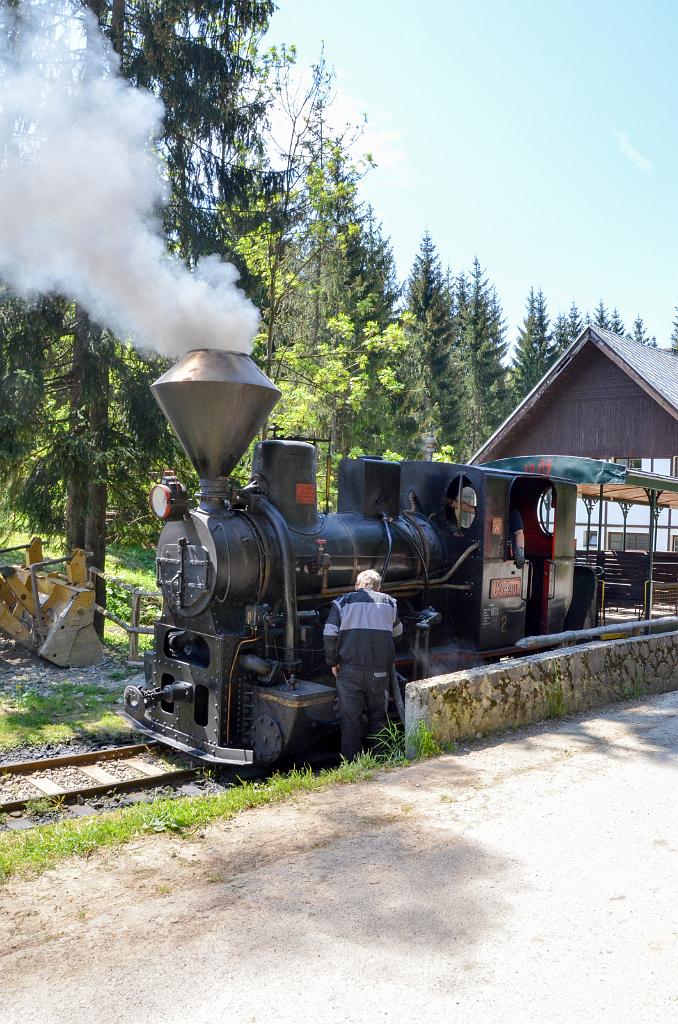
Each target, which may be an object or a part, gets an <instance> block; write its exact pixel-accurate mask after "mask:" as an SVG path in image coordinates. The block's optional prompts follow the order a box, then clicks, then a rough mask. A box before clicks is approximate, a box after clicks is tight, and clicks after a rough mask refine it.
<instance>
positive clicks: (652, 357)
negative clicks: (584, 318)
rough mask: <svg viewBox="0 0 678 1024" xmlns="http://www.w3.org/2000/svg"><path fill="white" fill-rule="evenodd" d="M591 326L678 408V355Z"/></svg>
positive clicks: (603, 340) (677, 409)
mask: <svg viewBox="0 0 678 1024" xmlns="http://www.w3.org/2000/svg"><path fill="white" fill-rule="evenodd" d="M590 329H591V332H592V333H593V334H595V335H597V337H598V338H600V340H601V341H602V342H603V344H604V345H608V346H609V347H610V348H611V349H612V350H613V351H614V352H615V353H616V354H617V355H618V356H619V358H620V359H623V360H624V362H625V363H627V364H628V365H629V366H630V367H631V368H632V369H633V370H635V372H636V373H637V374H638V375H639V376H640V377H642V378H643V380H645V381H646V382H647V383H648V384H649V385H650V387H651V388H653V389H654V390H655V391H657V392H658V393H659V394H660V395H662V396H663V397H664V398H665V399H666V401H667V402H670V403H671V405H672V406H673V407H674V408H675V409H676V411H678V355H674V354H673V353H672V352H671V351H670V349H665V348H650V346H649V345H642V344H641V343H640V342H639V341H633V339H632V338H622V337H621V335H619V334H613V333H612V331H606V330H604V329H603V328H602V327H594V326H593V324H591V325H590Z"/></svg>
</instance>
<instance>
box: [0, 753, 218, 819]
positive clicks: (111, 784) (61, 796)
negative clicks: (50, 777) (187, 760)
mask: <svg viewBox="0 0 678 1024" xmlns="http://www.w3.org/2000/svg"><path fill="white" fill-rule="evenodd" d="M155 748H157V743H155V742H153V741H150V742H148V743H134V744H130V745H127V746H124V747H106V748H105V749H103V750H92V751H87V752H86V753H81V754H64V755H61V756H59V757H48V758H43V759H41V760H40V759H39V760H35V761H16V762H14V763H12V762H9V763H6V764H2V765H0V782H1V781H2V777H3V776H7V775H22V776H26V778H27V781H28V782H29V783H30V776H31V775H37V774H38V773H39V772H45V771H49V770H50V769H53V768H66V767H68V768H76V769H77V768H78V767H79V766H87V765H94V764H98V763H99V762H101V761H119V762H121V763H123V764H124V763H125V762H129V761H131V760H133V759H134V758H135V757H136V755H137V754H142V753H146V752H148V751H149V750H153V749H155ZM132 767H133V768H134V770H137V771H139V773H140V774H139V777H138V778H134V779H115V778H114V777H113V776H111V778H110V780H106V781H101V782H95V784H94V785H88V786H78V787H76V788H74V789H65V788H64V787H62V786H60V785H58V784H56V783H55V784H54V786H55V792H53V793H46V792H44V791H42V790H40V788H39V787H38V786H35V789H36V793H35V796H30V797H22V798H21V799H16V800H5V801H0V812H2V813H8V812H10V811H21V810H24V809H25V808H26V807H27V806H28V805H29V804H30V803H32V802H33V801H34V800H39V799H41V798H45V797H46V798H47V799H49V798H50V797H52V798H53V799H55V800H58V801H59V802H60V803H73V802H74V801H76V800H77V799H78V797H83V798H84V799H87V798H89V797H96V796H101V795H102V794H104V793H123V792H130V791H133V790H137V789H149V788H151V787H155V786H164V785H168V784H173V783H175V782H182V781H186V780H187V779H192V778H195V776H196V775H197V774H198V772H199V771H200V769H199V768H197V767H191V768H178V769H176V770H174V771H165V770H164V769H163V770H161V771H160V772H158V771H155V770H154V771H153V773H152V774H150V773H149V774H145V773H144V772H143V770H142V769H140V768H138V767H137V765H132ZM102 772H105V769H102Z"/></svg>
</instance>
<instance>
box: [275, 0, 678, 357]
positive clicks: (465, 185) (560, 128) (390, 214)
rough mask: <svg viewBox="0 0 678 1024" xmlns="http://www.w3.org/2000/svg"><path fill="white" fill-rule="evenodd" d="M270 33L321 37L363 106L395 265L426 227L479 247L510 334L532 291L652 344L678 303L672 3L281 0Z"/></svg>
mask: <svg viewBox="0 0 678 1024" xmlns="http://www.w3.org/2000/svg"><path fill="white" fill-rule="evenodd" d="M278 6H279V9H278V11H277V13H276V14H274V16H273V19H272V23H271V30H270V33H269V36H268V40H269V41H270V42H271V43H272V42H276V43H277V42H282V41H286V42H293V43H295V44H296V45H297V47H298V49H299V63H300V64H309V63H311V62H313V60H314V59H315V58H316V57H317V56H318V53H319V49H320V45H321V42H322V41H324V43H325V53H326V57H327V60H328V62H329V63H330V64H333V65H334V67H335V68H336V71H337V89H338V94H339V101H340V103H341V104H342V105H343V106H345V107H346V109H347V110H348V111H349V112H350V111H353V112H357V113H360V112H363V111H364V112H365V113H366V114H367V115H368V118H369V121H370V124H369V128H368V132H367V137H366V142H367V144H368V145H369V147H370V148H372V150H373V151H374V153H375V156H376V158H377V160H379V161H380V167H379V169H378V170H376V171H372V172H371V173H370V175H369V177H368V179H367V181H366V182H365V185H364V194H365V196H366V197H367V198H369V200H370V201H371V202H372V203H373V205H374V207H375V210H376V213H377V216H378V217H379V218H380V219H381V221H382V222H383V224H384V229H385V232H386V234H388V235H389V236H390V237H391V240H392V242H393V246H394V250H395V254H396V259H397V262H398V269H399V273H400V275H401V276H402V277H404V276H405V275H406V274H407V272H408V269H409V266H410V264H411V262H412V258H413V256H414V255H415V252H416V250H417V247H418V244H419V240H420V238H421V235H422V234H423V232H424V230H425V229H426V228H428V229H429V230H430V231H431V234H432V235H433V238H434V241H435V243H436V245H437V247H438V251H439V253H440V256H441V259H442V261H443V263H444V264H447V263H449V264H450V266H451V268H452V270H453V271H456V270H458V269H459V267H460V266H468V265H469V264H470V263H471V261H472V259H473V257H474V256H475V255H476V254H477V255H478V257H479V258H480V260H481V262H482V264H483V265H484V266H485V267H486V268H487V272H488V274H489V276H490V279H491V280H493V281H494V282H495V284H496V286H497V290H498V292H499V295H500V298H501V300H502V303H503V305H504V310H505V313H506V316H507V319H508V323H509V340H510V341H511V342H513V340H514V339H515V333H516V326H515V325H516V324H517V322H518V321H520V320H522V316H523V308H524V302H525V297H526V294H527V292H528V290H529V288H530V286H531V285H534V286H535V288H538V287H541V288H543V290H544V293H545V295H546V298H547V301H548V304H549V311H550V313H551V314H552V315H555V314H556V313H557V312H558V311H559V310H560V309H566V308H567V307H569V304H570V302H571V301H572V299H575V300H576V301H577V303H578V305H579V307H580V309H581V310H582V312H585V311H586V310H590V311H592V310H593V308H594V306H595V305H596V304H597V302H598V300H599V299H600V298H603V300H604V301H605V303H606V304H608V305H609V306H610V307H612V306H614V305H616V306H617V308H618V309H619V311H620V313H621V315H622V317H623V319H624V321H625V324H626V327H627V330H628V329H629V328H630V326H631V322H632V321H633V319H634V318H635V316H636V314H637V313H640V314H641V316H642V317H643V318H644V320H645V324H646V327H647V329H648V331H649V332H650V334H655V335H656V336H657V340H658V342H659V344H660V345H666V344H667V343H668V337H669V334H670V331H671V322H672V319H673V317H674V307H675V306H676V305H677V304H678V272H677V271H678V231H677V225H678V182H677V180H676V167H677V163H678V135H677V127H678V62H677V60H676V53H677V52H678V3H675V2H673V3H672V2H669V0H666V2H652V0H650V2H646V3H644V4H638V3H633V4H632V3H630V2H628V0H627V2H626V3H624V0H621V2H620V0H617V2H609V0H605V2H596V0H591V2H588V3H584V2H581V0H574V2H573V0H569V2H567V3H566V2H564V0H561V2H555V0H546V2H544V0H542V2H541V3H537V2H529V0H513V2H508V0H506V2H500V0H465V2H460V0H447V2H446V0H420V2H419V3H412V2H411V0H410V2H407V3H406V2H405V0H361V2H357V0H339V2H337V0H332V2H329V0H278Z"/></svg>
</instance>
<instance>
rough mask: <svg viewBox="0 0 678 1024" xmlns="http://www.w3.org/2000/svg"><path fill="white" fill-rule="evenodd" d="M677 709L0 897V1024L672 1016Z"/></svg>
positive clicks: (401, 775) (481, 756)
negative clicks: (0, 1010) (0, 1014)
mask: <svg viewBox="0 0 678 1024" xmlns="http://www.w3.org/2000/svg"><path fill="white" fill-rule="evenodd" d="M677 750H678V694H667V695H663V696H661V697H657V698H652V699H650V700H647V701H644V702H642V703H635V704H633V705H628V706H625V707H621V708H620V707H616V708H615V709H613V710H611V711H610V712H609V713H607V714H605V715H599V716H597V717H595V718H593V717H591V718H586V719H584V718H580V719H577V720H570V721H565V722H561V723H559V724H558V725H553V726H550V727H545V728H542V729H532V730H530V731H527V732H525V733H523V734H516V735H515V736H513V737H511V738H510V739H507V740H505V741H503V742H500V743H496V744H493V745H486V746H484V747H479V748H477V749H473V750H471V751H469V752H467V753H465V754H461V755H457V756H452V757H444V758H440V759H439V760H436V761H432V762H427V763H423V764H421V765H417V766H413V767H410V768H407V769H401V770H398V771H395V772H392V773H389V774H385V775H382V776H380V777H379V778H378V779H377V780H375V781H373V782H371V783H368V784H362V785H359V786H340V787H335V788H333V789H331V790H328V791H326V792H324V793H318V794H314V795H311V796H306V797H302V798H300V799H299V800H297V801H296V802H295V803H294V804H287V805H279V806H276V807H270V808H261V809H259V810H256V811H253V812H249V813H247V814H244V815H242V816H241V817H240V818H238V819H236V820H234V821H232V822H229V823H227V824H220V825H214V826H211V827H210V828H208V829H207V830H206V833H205V835H204V837H203V838H199V839H195V840H181V839H176V838H170V837H164V836H161V837H149V838H147V839H144V840H142V841H139V842H137V843H135V844H134V845H131V846H128V847H126V848H125V849H124V850H123V851H122V852H120V851H118V852H102V853H98V854H96V855H93V856H92V857H91V858H90V859H89V860H87V861H78V862H75V861H73V862H70V863H67V864H64V865H62V866H60V867H59V868H57V869H55V870H53V871H51V872H49V873H48V874H46V875H45V876H43V877H42V878H40V879H37V880H34V881H31V882H29V881H23V882H17V883H12V884H11V885H10V886H7V887H5V888H4V889H2V890H0V992H1V993H2V1004H1V1005H2V1020H3V1022H4V1024H15V1022H17V1024H18V1022H19V1021H21V1022H22V1024H30V1022H34V1021H35V1022H40V1024H52V1022H54V1024H57V1022H58V1024H66V1022H68V1024H71V1022H73V1024H75V1022H78V1024H80V1022H81V1021H82V1020H83V1017H84V1016H85V1015H86V1016H87V1018H88V1020H89V1019H91V1020H94V1021H96V1022H97V1024H109V1022H110V1024H114V1022H116V1024H117V1022H125V1024H128V1022H129V1024H144V1022H146V1021H148V1022H150V1021H153V1022H158V1024H175V1022H176V1024H179V1022H181V1024H192V1022H194V1021H195V1022H198V1021H216V1022H221V1021H228V1022H229V1024H240V1022H256V1024H264V1022H268V1021H275V1022H280V1024H287V1022H290V1024H292V1022H294V1024H306V1022H311V1021H313V1022H314V1024H315V1022H320V1021H322V1022H328V1024H334V1022H344V1021H347V1022H348V1021H350V1022H353V1021H355V1022H357V1021H361V1022H362V1021H366V1020H373V1021H390V1022H400V1021H402V1022H405V1021H407V1022H411V1021H416V1020H421V1019H424V1020H426V1019H429V1020H433V1019H443V1014H444V1019H446V1020H451V1021H457V1020H458V1021H462V1020H463V1021H464V1022H465V1024H472V1022H475V1021H478V1022H480V1021H488V1020H490V1021H494V1020H502V1021H511V1022H512V1021H515V1022H521V1024H522V1022H531V1021H534V1022H539V1024H543V1022H544V1021H548V1022H560V1021H562V1022H568V1024H571V1022H573V1021H580V1020H581V1021H584V1020H585V1021H587V1022H596V1024H597V1022H599V1021H615V1022H620V1021H634V1022H636V1024H638V1022H643V1021H653V1022H656V1021H663V1020H673V1019H675V1017H676V1015H677V1014H678V972H677V971H676V964H677V957H678V901H677V900H676V898H675V892H676V889H677V883H678V857H677V856H676V854H677V853H678V839H676V836H678V800H676V798H675V795H674V794H675V789H676V781H677V778H676V765H677V763H678V762H677V761H676V751H677Z"/></svg>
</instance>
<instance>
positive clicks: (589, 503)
mask: <svg viewBox="0 0 678 1024" xmlns="http://www.w3.org/2000/svg"><path fill="white" fill-rule="evenodd" d="M597 500H598V499H597V498H587V497H585V496H582V501H583V502H584V507H585V508H586V544H585V545H584V547H585V548H586V561H587V562H588V560H589V547H590V546H591V513H592V512H593V506H594V505H595V503H596V501H597Z"/></svg>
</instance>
